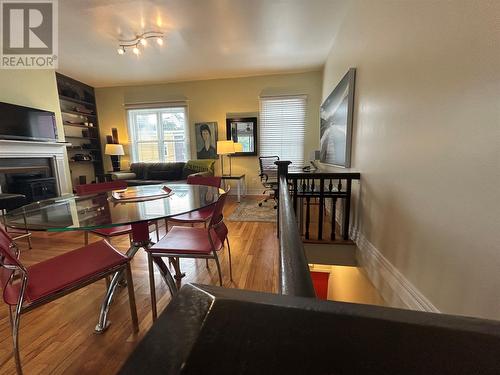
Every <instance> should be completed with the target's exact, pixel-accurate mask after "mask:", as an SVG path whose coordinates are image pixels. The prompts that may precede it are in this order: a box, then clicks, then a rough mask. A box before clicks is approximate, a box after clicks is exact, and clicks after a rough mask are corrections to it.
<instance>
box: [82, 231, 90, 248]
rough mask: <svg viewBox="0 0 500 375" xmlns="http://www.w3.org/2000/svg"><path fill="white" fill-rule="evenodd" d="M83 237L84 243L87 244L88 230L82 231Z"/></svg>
mask: <svg viewBox="0 0 500 375" xmlns="http://www.w3.org/2000/svg"><path fill="white" fill-rule="evenodd" d="M83 233H84V234H83V238H84V243H85V245H88V244H89V232H87V231H85V232H83Z"/></svg>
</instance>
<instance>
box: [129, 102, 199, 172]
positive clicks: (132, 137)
mask: <svg viewBox="0 0 500 375" xmlns="http://www.w3.org/2000/svg"><path fill="white" fill-rule="evenodd" d="M172 108H179V109H181V108H182V109H183V110H184V146H185V149H186V153H185V154H186V160H175V161H174V162H181V161H188V160H190V159H191V144H190V136H191V131H190V126H189V118H188V113H189V111H188V106H187V104H186V103H175V104H161V105H160V104H158V105H154V106H153V105H128V106H126V120H127V128H128V140H129V145H130V157H131V158H130V159H131V163H138V162H142V161H141V160H139V147H138V144H140V143H155V144H156V147H157V149H158V156H159V158H158V161H154V162H158V163H168V162H169V161H167V159H166V157H167V156H168V155H167V154H166V151H168V148H167V147H165V146H166V142H171V143H172V144H174V145H175V143H176V142H175V140H174V141H169V140H166V139H165V131H164V129H163V124H162V111H163V110H168V109H172ZM134 111H144V113H147V111H150V112H151V113H152V114H155V115H156V124H157V129H156V137H157V138H156V139H154V140H144V141H140V140H139V139H138V138H139V137H138V134H137V130H138V129H137V128H138V126H137V121H136V120H135V119H134V118H133V117H134V116H136V114H134ZM132 120H133V121H132ZM146 162H147V161H146ZM150 162H153V161H150Z"/></svg>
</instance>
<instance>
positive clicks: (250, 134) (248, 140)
mask: <svg viewBox="0 0 500 375" xmlns="http://www.w3.org/2000/svg"><path fill="white" fill-rule="evenodd" d="M226 138H227V140H228V141H229V140H232V141H233V142H234V143H239V144H240V145H241V146H240V147H241V148H242V151H238V152H236V153H235V154H233V156H255V155H257V117H240V116H231V117H227V118H226Z"/></svg>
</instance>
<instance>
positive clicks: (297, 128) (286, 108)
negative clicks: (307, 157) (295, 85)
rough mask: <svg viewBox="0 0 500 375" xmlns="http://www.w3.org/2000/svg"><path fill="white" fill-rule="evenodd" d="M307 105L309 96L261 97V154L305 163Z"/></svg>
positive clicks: (296, 162) (298, 164) (300, 164)
mask: <svg viewBox="0 0 500 375" xmlns="http://www.w3.org/2000/svg"><path fill="white" fill-rule="evenodd" d="M306 104H307V97H306V96H305V95H303V96H277V97H261V98H260V131H259V134H260V136H259V154H260V156H273V155H278V156H279V158H280V159H281V160H289V161H291V162H292V163H293V165H296V166H300V167H302V166H303V164H304V130H305V123H306Z"/></svg>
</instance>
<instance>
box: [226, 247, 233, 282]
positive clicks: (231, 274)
mask: <svg viewBox="0 0 500 375" xmlns="http://www.w3.org/2000/svg"><path fill="white" fill-rule="evenodd" d="M226 242H227V253H228V255H229V279H230V280H231V281H233V267H232V265H231V246H229V238H227V237H226Z"/></svg>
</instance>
